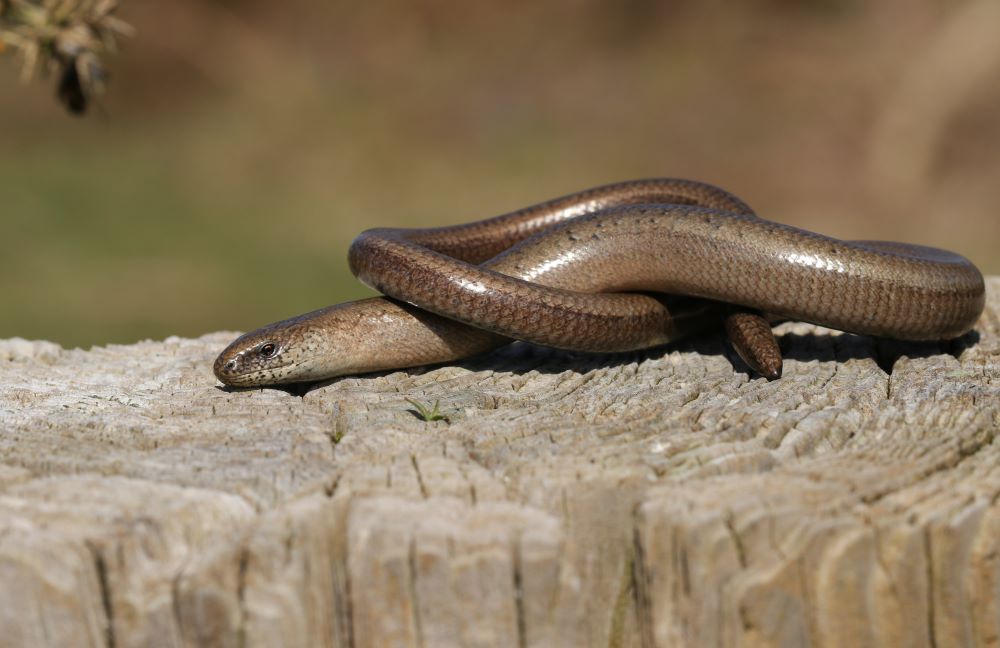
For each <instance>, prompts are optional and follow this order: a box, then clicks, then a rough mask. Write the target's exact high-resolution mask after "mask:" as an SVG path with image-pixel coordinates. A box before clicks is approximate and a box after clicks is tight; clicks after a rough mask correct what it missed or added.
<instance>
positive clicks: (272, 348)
mask: <svg viewBox="0 0 1000 648" xmlns="http://www.w3.org/2000/svg"><path fill="white" fill-rule="evenodd" d="M277 350H278V346H277V345H276V344H275V343H274V342H268V343H267V344H265V345H264V346H262V347H261V348H260V349H258V350H257V354H258V355H260V356H261V357H262V358H272V357H274V354H275V352H277Z"/></svg>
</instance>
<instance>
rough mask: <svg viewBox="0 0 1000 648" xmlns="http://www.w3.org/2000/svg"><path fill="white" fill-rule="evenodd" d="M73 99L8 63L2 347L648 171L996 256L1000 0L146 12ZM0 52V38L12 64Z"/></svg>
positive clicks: (637, 1) (265, 293)
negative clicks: (393, 230)
mask: <svg viewBox="0 0 1000 648" xmlns="http://www.w3.org/2000/svg"><path fill="white" fill-rule="evenodd" d="M119 15H120V17H122V18H123V19H125V20H126V21H128V22H129V23H131V24H132V25H133V26H134V27H135V28H136V30H137V33H136V36H135V37H134V38H132V39H129V40H127V41H125V42H123V43H122V51H121V53H120V54H119V55H118V56H115V57H113V58H111V59H109V61H108V62H109V67H110V69H111V73H112V78H111V84H110V88H109V92H108V93H107V94H106V95H105V96H104V98H103V99H102V100H101V103H102V105H101V106H100V107H98V109H97V110H91V113H90V114H89V115H88V116H87V117H86V118H84V119H75V118H72V117H69V116H67V115H66V114H65V113H64V111H63V109H62V107H61V106H59V105H58V104H57V103H56V101H55V100H54V99H53V81H54V79H51V78H50V79H48V80H47V81H44V82H42V81H35V82H33V83H31V84H29V85H22V84H21V83H20V82H19V81H18V69H17V65H16V61H13V60H5V61H2V63H4V64H3V65H0V92H2V93H3V94H2V96H3V97H4V100H3V102H2V105H0V119H2V123H3V127H2V128H0V222H2V225H3V229H2V231H3V252H2V256H0V294H2V296H3V301H2V305H0V337H10V336H21V337H27V338H46V339H51V340H54V341H57V342H60V343H62V344H65V345H82V346H89V345H92V344H105V343H109V342H130V341H134V340H137V339H141V338H147V337H152V338H159V337H164V336H167V335H174V334H176V335H184V336H196V335H200V334H202V333H205V332H209V331H214V330H219V329H230V330H246V329H250V328H255V327H257V326H259V325H262V324H265V323H267V322H269V321H273V320H277V319H282V318H284V317H288V316H291V315H294V314H297V313H301V312H305V311H308V310H311V309H314V308H318V307H321V306H324V305H327V304H330V303H334V302H337V301H343V300H346V299H353V298H357V297H359V296H362V295H366V294H368V293H367V291H366V289H364V288H363V287H362V286H361V285H360V284H358V283H357V282H356V281H355V280H354V279H353V278H352V277H351V275H350V273H349V272H348V269H347V264H346V250H347V245H348V244H349V242H350V240H351V239H352V238H353V236H354V235H355V234H357V233H358V232H359V231H361V230H362V229H364V228H366V227H372V226H377V225H385V226H392V225H409V226H417V225H439V224H448V223H457V222H465V221H469V220H473V219H479V218H484V217H487V216H491V215H495V214H499V213H501V212H504V211H507V210H511V209H515V208H518V207H522V206H524V205H527V204H530V203H533V202H537V201H540V200H543V199H546V198H550V197H554V196H556V195H560V194H563V193H567V192H570V191H575V190H578V189H582V188H585V187H587V186H590V185H594V184H598V183H604V182H610V181H615V180H622V179H627V178H634V177H643V176H660V175H666V176H683V177H690V178H697V179H702V180H706V181H709V182H713V183H717V184H719V185H721V186H723V187H725V188H727V189H729V190H731V191H733V192H735V193H736V194H738V195H740V196H741V197H743V198H744V199H745V200H747V201H748V202H750V204H751V205H753V206H754V207H755V208H756V209H757V210H758V212H760V213H761V214H762V215H763V216H765V217H767V218H770V219H772V220H776V221H780V222H785V223H789V224H793V225H797V226H800V227H805V228H808V229H813V230H816V231H819V232H823V233H827V234H831V235H834V236H838V237H842V238H888V239H895V240H906V241H911V242H920V243H925V244H931V245H937V246H940V247H945V248H950V249H953V250H955V251H958V252H961V253H963V254H965V255H966V256H968V257H969V258H971V259H972V260H973V261H975V262H976V263H977V264H978V265H979V266H980V268H981V269H982V270H983V271H984V272H986V273H993V274H996V273H1000V253H998V252H1000V119H998V115H1000V82H998V81H1000V3H998V2H996V0H969V1H967V2H940V1H938V0H884V1H882V2H878V3H870V2H861V1H860V0H822V1H821V0H813V1H808V2H807V1H800V2H795V1H792V0H784V1H779V0H770V1H768V0H744V1H742V2H725V1H723V0H711V1H707V2H705V1H702V2H699V1H696V0H674V1H670V2H653V1H649V0H627V1H624V2H612V1H610V0H603V1H598V0H574V1H570V0H558V1H553V2H526V1H522V0H514V1H509V2H504V3H467V2H459V1H457V0H375V1H372V2H366V3H339V2H329V3H314V2H305V1H301V0H294V1H293V0H289V1H286V2H281V3H274V2H244V1H237V0H229V1H225V2H223V1H215V2H206V1H204V0H201V1H198V2H195V1H193V0H173V1H171V2H156V3H153V2H139V1H137V0H125V1H124V3H123V5H122V10H121V11H120V13H119ZM3 58H5V59H9V58H11V57H9V56H5V57H3Z"/></svg>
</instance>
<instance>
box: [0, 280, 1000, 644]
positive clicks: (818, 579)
mask: <svg viewBox="0 0 1000 648" xmlns="http://www.w3.org/2000/svg"><path fill="white" fill-rule="evenodd" d="M989 291H990V293H989V307H988V310H987V312H986V314H985V315H984V316H983V318H982V320H981V322H980V325H979V327H978V333H977V334H976V335H974V336H971V337H969V338H967V339H965V340H963V341H962V342H961V343H957V344H948V345H936V344H935V345H911V344H904V343H895V342H887V341H875V340H872V339H869V338H861V337H855V336H844V335H831V334H829V333H828V332H827V331H825V330H820V329H815V328H813V327H810V326H806V325H786V326H785V327H784V328H783V329H782V331H783V333H784V337H783V341H782V346H783V348H784V351H785V353H786V355H787V356H788V361H787V363H786V367H785V377H784V378H782V379H781V380H780V381H776V382H771V383H767V382H764V381H762V380H759V379H756V380H749V379H748V377H747V375H746V374H745V373H742V372H741V371H740V370H738V369H737V370H734V367H733V362H738V360H736V358H735V356H734V355H733V354H732V353H731V352H729V351H728V350H726V348H725V347H724V346H723V344H722V343H721V342H719V341H718V340H716V339H705V340H698V341H695V342H693V343H691V344H690V345H687V346H680V347H677V348H674V349H668V350H659V351H655V352H652V353H649V354H628V355H619V356H612V357H603V358H594V357H587V356H583V355H572V354H566V353H561V352H555V351H548V350H544V349H540V348H537V347H530V346H525V345H517V346H514V347H511V348H508V349H506V350H503V351H500V352H498V353H496V354H494V355H492V356H490V357H487V358H483V359H478V360H475V361H472V362H469V363H465V364H462V365H458V366H447V367H443V368H437V369H434V370H428V371H411V372H398V373H391V374H388V375H384V376H378V377H373V378H372V377H369V378H349V379H344V380H341V381H338V382H335V383H333V384H331V385H328V386H326V387H323V388H320V389H316V390H313V391H310V392H308V393H306V394H305V395H304V396H299V395H292V394H289V393H286V392H284V391H278V390H257V391H244V392H234V393H227V392H225V391H222V390H221V389H219V388H218V387H217V384H216V382H215V381H214V379H213V377H212V375H211V370H210V364H211V360H212V359H213V356H214V354H215V353H216V352H218V350H219V349H220V348H221V347H222V346H223V345H224V343H226V342H228V341H229V339H230V335H228V334H223V333H219V334H214V335H209V336H206V337H204V338H201V339H197V340H188V339H177V338H172V339H168V340H166V341H164V342H145V343H140V344H136V345H132V346H118V347H107V348H95V349H92V350H89V351H83V350H61V349H59V348H58V347H56V346H55V345H50V344H47V343H28V342H24V341H16V340H15V341H6V342H3V343H0V448H2V461H3V463H2V465H0V638H2V639H0V643H2V644H3V645H4V646H35V647H37V646H69V645H73V646H84V645H89V646H105V645H114V646H116V647H117V648H121V647H124V646H150V645H156V646H182V645H211V646H241V645H248V646H324V645H325V646H358V647H362V646H363V647H368V646H372V647H375V646H379V647H381V646H448V645H462V646H517V645H522V646H601V647H605V646H660V647H664V648H666V647H668V646H737V645H739V646H802V645H813V646H872V645H883V646H903V645H905V646H934V645H936V646H986V645H995V644H996V642H997V638H998V637H1000V559H998V555H1000V444H998V443H997V441H996V437H997V431H998V429H1000V317H998V313H1000V278H993V279H991V280H990V281H989ZM887 372H889V373H887ZM407 397H408V398H412V399H414V400H416V401H420V402H425V403H427V404H432V403H433V402H434V401H436V400H438V399H440V408H441V410H442V412H443V413H444V414H446V415H447V416H448V417H449V419H450V421H448V422H446V421H438V422H434V423H428V422H424V421H422V420H420V419H419V418H418V417H417V416H415V415H414V413H413V411H412V410H413V407H412V406H411V405H410V404H409V403H407V401H406V400H405V398H407Z"/></svg>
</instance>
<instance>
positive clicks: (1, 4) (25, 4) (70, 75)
mask: <svg viewBox="0 0 1000 648" xmlns="http://www.w3.org/2000/svg"><path fill="white" fill-rule="evenodd" d="M117 9H118V0H0V53H2V52H4V51H5V50H7V49H11V50H13V51H14V52H16V53H17V55H18V57H19V58H20V60H21V78H22V80H24V81H25V82H27V81H30V80H31V79H33V78H35V77H37V76H38V75H39V74H46V73H49V72H58V73H59V83H58V87H57V90H58V93H57V94H58V97H59V100H60V101H61V102H62V103H63V104H64V105H65V106H66V108H67V110H69V111H70V112H71V113H73V114H82V113H84V112H85V111H86V109H87V105H88V103H89V100H90V98H91V97H92V96H93V95H94V94H96V93H98V92H100V91H102V90H103V88H104V83H105V82H106V80H107V78H108V72H107V68H105V67H104V64H103V62H102V57H103V56H104V55H105V54H108V53H111V52H114V51H115V50H116V39H117V38H118V37H119V36H131V35H132V32H133V30H132V28H131V27H130V26H129V25H128V24H127V23H125V22H124V21H122V20H120V19H119V18H116V17H115V16H114V13H115V11H116V10H117Z"/></svg>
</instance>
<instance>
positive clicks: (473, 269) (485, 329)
mask: <svg viewBox="0 0 1000 648" xmlns="http://www.w3.org/2000/svg"><path fill="white" fill-rule="evenodd" d="M349 260H350V263H351V268H352V270H353V271H354V272H355V274H357V275H358V277H359V278H360V279H361V280H362V281H364V282H365V283H367V284H368V285H370V286H372V287H374V288H376V289H378V290H380V291H382V292H384V293H385V294H387V295H389V296H391V297H395V298H398V299H401V300H404V301H406V302H409V303H412V304H415V305H417V306H419V307H420V308H421V309H426V311H430V312H433V313H436V314H437V315H441V316H445V317H447V318H448V319H443V318H440V317H437V316H432V315H430V314H429V313H427V312H424V311H423V310H418V309H413V308H412V307H401V306H400V305H398V304H395V303H393V302H390V301H387V300H380V299H376V300H365V301H362V302H354V303H351V304H343V305H340V306H334V307H330V308H328V309H323V310H320V311H316V312H315V313H310V314H307V315H303V316H300V317H297V318H292V319H291V320H286V321H284V322H279V323H276V324H272V325H270V326H267V327H264V328H263V329H259V330H258V331H254V332H252V333H249V334H247V335H245V336H242V337H241V338H239V339H238V340H236V341H235V342H233V344H231V345H230V346H229V347H228V348H227V349H226V350H225V351H223V353H222V355H220V356H219V359H218V360H217V361H216V375H217V376H218V377H219V379H220V380H222V381H223V382H224V383H226V384H229V385H236V386H252V385H263V384H274V383H283V382H299V381H314V380H320V379H324V378H330V377H333V376H337V375H344V374H351V373H362V372H365V371H374V370H378V369H389V368H399V367H405V366H413V365H417V364H427V363H431V362H442V361H448V360H453V359H456V358H458V357H463V356H467V355H472V354H475V353H480V352H482V351H484V350H487V349H489V348H493V347H495V346H496V345H498V344H502V343H503V342H504V341H506V339H507V338H510V337H513V338H517V339H524V340H529V341H532V342H537V343H540V344H547V345H552V346H557V347H561V348H567V349H577V350H584V351H622V350H631V349H637V348H643V347H648V346H654V345H657V344H663V343H665V342H668V341H671V340H674V339H677V338H678V337H680V336H682V335H684V334H687V333H690V332H692V330H697V329H698V328H699V327H704V326H708V325H710V323H711V322H713V321H715V322H718V321H720V320H721V318H722V317H723V316H724V314H723V313H721V312H720V310H719V309H718V308H714V307H713V306H712V305H711V304H712V303H711V302H697V301H692V302H691V303H689V304H688V305H687V306H685V307H682V308H681V309H679V310H678V309H673V310H671V308H668V307H667V305H666V304H665V302H664V301H663V300H660V299H655V298H653V297H651V296H649V295H645V294H633V293H622V292H620V291H629V290H635V291H646V292H650V291H651V292H662V293H670V294H681V295H691V296H695V297H700V298H705V299H710V300H715V301H717V302H727V303H730V304H737V305H741V306H743V307H746V308H747V309H754V310H760V311H765V312H768V313H774V314H777V315H778V316H781V317H785V318H789V319H800V320H805V321H810V322H814V323H817V324H822V325H825V326H830V327H832V328H839V329H842V330H847V331H852V332H855V333H862V334H872V335H884V336H891V337H898V338H903V339H913V340H927V339H946V338H951V337H956V336H958V335H961V334H962V333H964V332H966V331H968V330H969V329H970V328H971V327H972V326H973V325H974V323H975V321H976V319H977V318H978V316H979V314H980V313H981V311H982V308H983V305H984V301H985V292H984V286H983V279H982V276H981V275H980V273H979V271H978V270H977V269H976V268H975V267H974V266H973V265H972V264H971V263H969V262H968V261H967V260H965V259H964V258H962V257H960V256H958V255H954V254H952V253H950V252H944V251H941V250H936V249H933V248H925V247H920V246H910V245H906V244H902V243H873V242H853V243H852V242H844V241H838V240H836V239H831V238H828V237H824V236H821V235H818V234H812V233H810V232H805V231H803V230H799V229H796V228H792V227H788V226H784V225H779V224H776V223H771V222H769V221H765V220H762V219H760V218H757V217H756V216H755V215H753V212H752V211H751V210H750V209H749V207H747V206H746V205H745V204H744V203H743V202H742V201H740V200H739V199H738V198H736V197H734V196H732V195H730V194H728V193H726V192H724V191H722V190H721V189H717V188H715V187H712V186H710V185H705V184H701V183H694V182H688V181H679V180H640V181H634V182H628V183H620V184H617V185H608V186H605V187H598V188H596V189H592V190H588V191H585V192H581V193H578V194H573V195H570V196H567V197H564V198H560V199H556V200H554V201H549V202H547V203H542V204H540V205H536V206H534V207H529V208H526V209H524V210H520V211H518V212H513V213H511V214H507V215H504V216H499V217H496V218H494V219H489V220H485V221H477V222H474V223H470V224H467V225H460V226H455V227H447V228H435V229H418V230H404V229H378V230H369V231H367V232H364V233H363V234H361V235H360V236H359V237H358V238H357V239H356V240H355V242H354V244H353V245H352V246H351V250H350V254H349ZM475 263H482V265H480V266H477V265H474V264H475ZM595 293H602V294H595ZM390 305H391V306H390ZM737 312H739V311H737ZM730 319H731V320H732V322H733V323H732V325H731V326H730V328H731V331H732V334H731V336H730V337H731V340H732V341H733V343H734V345H735V346H736V348H737V351H738V353H739V354H740V355H741V356H742V357H744V358H745V359H748V363H749V364H750V365H751V367H752V368H754V369H755V370H757V371H759V372H761V373H762V374H763V375H766V376H769V377H776V376H777V375H780V372H781V365H780V354H779V353H778V350H777V344H776V342H775V341H774V338H773V335H771V334H770V328H769V326H768V325H767V324H766V322H765V321H764V320H763V319H761V318H760V316H759V315H756V314H753V313H752V312H749V310H748V311H747V312H745V313H742V314H739V315H738V316H737V317H736V319H735V320H733V318H732V316H731V317H730ZM452 320H456V321H460V322H464V323H465V324H469V325H471V326H473V327H475V329H470V328H468V327H463V326H461V325H459V324H457V323H456V322H455V321H452ZM480 329H481V330H480ZM499 336H503V337H499ZM776 359H777V360H776Z"/></svg>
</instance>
